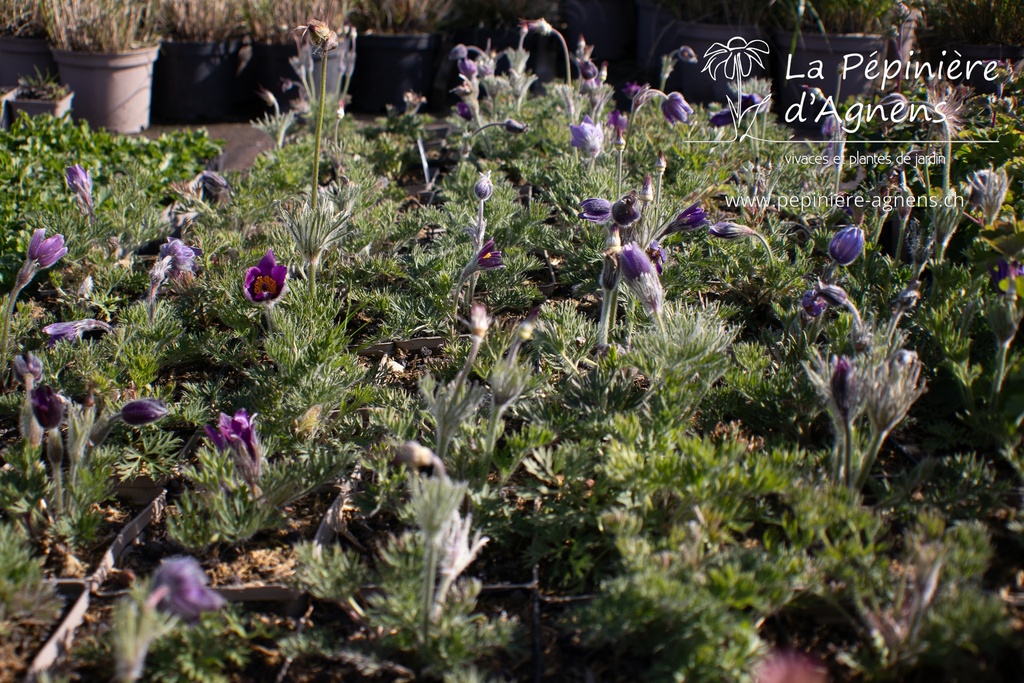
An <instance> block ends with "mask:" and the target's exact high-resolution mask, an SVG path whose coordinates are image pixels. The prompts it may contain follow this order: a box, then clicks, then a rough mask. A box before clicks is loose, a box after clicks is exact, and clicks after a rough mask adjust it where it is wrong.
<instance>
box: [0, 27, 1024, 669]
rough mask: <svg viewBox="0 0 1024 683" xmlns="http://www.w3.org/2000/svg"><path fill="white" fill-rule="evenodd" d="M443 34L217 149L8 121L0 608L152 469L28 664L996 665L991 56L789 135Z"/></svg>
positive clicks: (1001, 612)
mask: <svg viewBox="0 0 1024 683" xmlns="http://www.w3.org/2000/svg"><path fill="white" fill-rule="evenodd" d="M527 27H528V28H529V29H530V30H536V31H540V32H543V33H547V32H548V31H550V27H549V26H548V25H547V24H546V23H541V22H534V23H531V24H528V25H527ZM308 29H309V31H310V34H311V35H313V36H315V40H319V41H320V42H321V44H323V45H329V44H330V40H329V38H330V35H329V34H326V33H323V32H322V27H320V26H318V25H316V24H311V25H310V26H309V27H308ZM452 57H453V59H455V60H457V61H460V64H459V70H460V73H461V74H462V84H461V85H460V87H459V89H458V90H457V94H458V95H459V97H460V100H461V101H460V106H459V107H458V108H457V109H456V110H455V112H453V114H452V116H451V117H450V119H449V120H448V121H447V123H448V126H447V127H439V126H436V125H433V124H432V122H431V120H430V119H429V118H428V117H425V116H422V115H418V114H416V109H417V105H418V104H419V101H418V100H417V98H415V97H410V98H409V99H408V102H407V107H406V109H405V113H403V114H397V113H393V115H392V116H390V117H389V118H385V119H378V120H377V121H375V122H374V123H372V124H363V125H359V124H357V123H356V122H354V121H353V120H352V119H351V118H342V117H330V116H329V117H327V120H326V121H325V122H324V123H323V124H322V126H321V127H320V130H317V129H316V128H317V123H316V121H317V112H318V109H320V108H321V107H322V108H323V109H325V110H326V111H328V112H333V111H334V103H333V102H327V101H326V100H325V99H321V98H318V97H317V96H316V91H315V90H312V89H310V90H309V91H308V94H309V95H310V104H311V111H312V114H311V115H310V116H309V117H306V118H305V119H304V120H297V119H296V117H295V115H294V114H292V113H285V114H280V113H278V114H274V115H268V116H267V117H265V118H264V119H263V120H262V121H261V122H260V123H259V125H260V127H262V128H264V129H266V130H268V131H270V132H271V133H272V135H273V136H274V137H275V139H276V140H277V141H278V143H279V144H278V145H277V146H276V148H275V149H274V150H273V151H271V152H269V153H267V154H265V155H263V156H261V157H260V158H258V159H257V161H256V163H255V164H254V166H253V167H252V168H251V169H250V170H248V171H246V172H244V173H234V174H228V175H226V176H221V175H219V174H217V173H214V172H212V171H209V170H203V169H202V168H201V164H202V163H203V162H204V160H206V159H208V158H209V156H210V155H211V154H213V153H215V148H214V146H213V145H212V144H211V143H209V141H208V140H207V139H206V138H205V137H203V136H202V135H201V134H197V135H192V136H179V137H175V138H165V139H162V140H160V141H157V142H152V143H146V142H143V141H131V142H128V141H126V140H124V139H123V138H109V137H98V136H97V135H96V134H92V133H89V132H88V130H87V129H85V128H80V127H76V126H72V125H70V124H68V123H66V122H65V123H60V122H55V121H52V120H44V121H36V122H30V121H27V120H26V119H21V120H19V121H18V122H16V124H15V126H14V127H13V128H12V130H11V132H10V133H8V134H3V135H10V136H12V137H11V138H10V139H11V140H12V141H14V142H13V144H9V145H7V148H8V149H11V150H13V155H12V158H11V160H10V161H9V162H8V163H7V166H3V165H0V178H3V179H6V180H7V186H8V187H10V188H11V189H10V190H9V191H8V192H7V193H4V194H3V195H0V220H4V221H6V223H5V225H8V226H10V227H11V229H10V230H8V231H5V233H4V234H5V235H7V234H12V235H13V238H12V239H10V240H9V242H7V243H5V245H4V246H3V251H2V252H0V253H2V256H3V263H4V264H7V268H8V271H7V272H8V273H9V274H8V276H7V277H6V278H5V280H4V282H5V284H6V286H7V288H8V289H9V290H10V291H11V294H10V297H9V301H10V304H11V305H10V309H11V310H12V312H13V315H12V316H11V318H10V323H9V325H8V324H7V323H6V322H5V326H4V327H3V328H2V329H3V331H2V333H0V334H2V335H3V336H0V354H2V355H3V357H4V358H3V361H2V363H3V367H4V368H5V370H4V372H5V373H6V374H5V375H4V383H3V393H2V394H0V427H2V429H3V431H2V432H0V449H2V450H0V454H2V455H0V457H2V458H3V461H4V466H3V468H2V469H0V511H2V512H0V515H2V517H0V535H3V536H2V538H6V537H10V538H11V539H15V540H11V541H10V542H3V543H0V566H7V565H17V566H19V567H24V568H25V569H24V570H21V571H18V572H13V571H12V572H0V577H4V576H11V577H14V578H13V579H5V580H7V581H8V584H10V587H8V584H3V583H0V586H4V589H3V591H0V606H3V607H4V609H3V610H0V618H3V619H5V620H7V621H10V622H12V623H13V627H14V628H15V629H17V628H21V629H28V631H24V630H23V631H22V632H23V633H25V632H27V633H29V634H30V635H29V636H13V637H14V638H21V639H22V640H15V641H9V640H7V636H6V635H5V636H4V638H5V640H4V641H3V642H4V643H5V650H4V652H5V653H6V652H7V651H14V652H19V650H18V646H17V643H20V642H23V639H24V638H25V637H30V638H31V637H32V636H31V633H32V632H33V631H32V628H33V626H31V625H32V624H35V623H49V622H50V621H52V620H53V619H54V618H55V613H56V610H57V609H58V607H59V602H57V601H55V600H54V598H53V596H52V585H51V584H50V583H48V581H47V577H55V576H58V575H59V572H58V571H57V570H56V567H57V566H58V565H59V564H60V562H58V560H62V561H63V562H65V563H66V561H67V560H66V558H68V557H74V558H79V561H87V560H83V559H81V558H88V557H89V553H90V552H92V549H93V548H95V547H97V546H98V545H99V544H100V541H101V539H102V537H103V536H104V533H105V532H104V531H103V527H101V526H100V522H101V521H102V519H101V518H99V517H98V516H99V513H100V511H102V510H104V509H107V508H110V507H111V506H114V505H118V503H116V499H115V497H114V491H115V488H114V485H115V484H116V483H117V482H132V483H134V484H136V485H138V484H139V482H142V481H147V480H152V481H153V482H156V483H157V484H158V485H159V486H160V487H161V488H164V487H165V488H166V489H167V507H166V510H165V511H164V514H162V515H161V516H160V517H159V519H154V521H153V522H151V523H150V524H149V525H148V526H147V527H146V529H145V530H144V531H143V532H142V534H141V535H140V536H139V539H138V541H137V542H135V543H134V544H133V546H132V547H131V548H130V549H128V550H127V552H126V553H125V554H124V555H122V556H121V557H120V558H119V559H118V560H117V563H116V566H115V567H114V569H113V570H112V571H110V572H109V573H108V574H107V576H106V577H105V580H104V582H103V585H102V586H97V587H95V591H94V595H93V599H92V600H91V601H90V606H89V611H88V613H87V615H86V618H85V622H84V624H83V626H82V627H81V629H80V632H79V633H78V635H77V637H76V639H75V641H74V642H75V644H74V647H73V648H72V650H71V652H70V653H69V656H68V658H67V659H66V660H65V661H64V662H63V663H61V664H60V665H59V666H58V668H57V670H56V673H57V674H59V675H68V676H71V677H72V678H75V677H77V678H79V679H81V680H91V679H93V678H97V677H101V676H102V677H105V676H108V675H109V672H111V671H114V672H116V677H117V678H118V680H123V681H131V680H137V679H141V680H195V681H200V680H227V681H244V680H253V679H254V678H255V679H260V680H263V679H267V680H272V679H274V678H277V677H280V678H278V680H295V681H306V680H394V681H398V680H411V679H414V678H415V679H420V680H441V679H444V680H452V681H476V680H570V681H577V680H578V681H585V680H615V681H617V680H622V681H626V680H652V681H654V680H665V681H671V680H682V679H684V678H685V679H686V680H700V681H723V682H724V681H747V680H756V681H762V682H765V683H767V682H768V681H796V680H803V681H823V680H837V681H845V680H906V681H914V680H942V681H962V680H966V679H967V678H969V677H977V676H978V675H979V674H980V675H983V676H984V677H985V679H986V680H993V681H1014V680H1018V679H1019V677H1020V675H1021V673H1022V672H1021V670H1020V660H1019V656H1018V654H1017V653H1018V652H1019V650H1020V646H1021V632H1020V623H1021V622H1020V617H1021V616H1022V615H1021V614H1020V609H1019V604H1020V601H1021V596H1022V592H1024V591H1022V589H1021V587H1020V585H1019V582H1018V581H1019V580H1018V577H1019V575H1020V574H1019V573H1020V571H1021V570H1022V569H1024V567H1022V566H1021V563H1020V561H1019V560H1018V559H1017V558H1018V557H1019V555H1020V553H1019V550H1020V543H1021V535H1020V529H1021V527H1020V521H1019V517H1020V509H1021V508H1020V505H1021V503H1020V496H1019V486H1020V475H1021V459H1020V455H1019V446H1020V424H1021V417H1020V416H1021V411H1022V410H1024V406H1022V405H1021V404H1020V399H1019V397H1020V387H1021V385H1022V382H1024V375H1022V374H1021V373H1022V365H1021V362H1020V361H1021V358H1022V355H1021V349H1020V345H1019V343H1018V342H1017V341H1016V339H1015V338H1016V332H1017V329H1018V326H1019V323H1020V319H1021V314H1022V312H1024V309H1021V307H1020V305H1019V304H1018V299H1017V295H1018V289H1020V292H1019V293H1020V294H1024V287H1022V286H1020V285H1019V284H1018V283H1021V282H1022V281H1021V280H1020V276H1021V275H1022V272H1021V270H1020V268H1021V267H1020V265H1019V260H1020V251H1021V250H1022V249H1024V241H1021V239H1020V222H1019V221H1020V218H1019V217H1020V216H1021V215H1022V214H1024V201H1022V200H1021V195H1022V193H1021V179H1022V172H1024V157H1021V156H1019V154H1020V152H1019V150H1020V149H1021V148H1022V147H1021V139H1022V138H1021V136H1022V126H1021V122H1020V120H1019V114H1016V113H1015V112H1018V111H1019V102H1017V101H1016V100H1015V99H1014V98H1015V97H1016V93H1019V92H1020V89H1019V85H1020V75H1019V74H1017V75H1016V76H1008V77H1011V78H1016V79H1017V81H1016V87H1010V88H1006V89H1004V93H1005V95H1004V96H1003V97H991V98H987V99H967V100H962V99H961V94H962V93H960V92H958V91H955V90H953V89H950V90H935V89H933V91H932V92H926V90H925V89H924V86H923V84H919V83H912V82H904V83H903V88H904V90H903V93H902V94H899V95H896V94H893V93H885V94H884V96H885V97H886V99H885V100H884V101H885V103H886V104H885V105H884V106H887V107H890V108H891V107H892V106H893V104H894V102H896V103H898V102H899V101H900V100H899V98H901V97H905V98H907V100H906V101H907V102H908V103H909V102H915V103H923V104H924V105H926V106H928V107H931V110H932V111H941V112H942V113H944V114H945V115H946V116H945V121H946V123H945V124H943V125H930V126H929V125H925V124H921V123H900V122H897V123H893V122H892V121H891V120H890V121H888V122H885V123H880V122H879V120H878V119H874V120H869V121H866V122H862V123H864V125H862V126H861V127H860V128H857V129H856V130H854V128H855V127H854V126H853V125H847V127H846V129H849V131H850V132H846V129H844V128H842V127H841V126H840V125H839V124H838V122H836V121H833V122H832V123H831V124H830V125H829V127H827V128H826V131H825V132H826V135H827V136H828V139H827V140H824V141H822V142H820V143H819V142H798V141H794V140H792V138H791V133H790V131H789V129H787V128H784V127H781V126H778V125H776V124H775V123H774V122H773V120H772V115H771V114H770V113H769V107H768V106H764V104H765V100H766V99H767V98H768V93H769V92H770V84H768V83H765V82H763V81H745V82H741V83H737V84H736V85H737V91H736V92H735V93H734V95H735V101H734V102H730V104H729V107H728V108H716V109H713V110H710V111H709V110H706V109H702V108H692V107H690V106H689V105H688V104H687V103H686V102H685V100H683V98H682V97H680V96H679V95H678V93H662V92H659V91H657V90H651V89H650V88H648V87H639V86H638V87H637V88H634V89H632V91H631V92H630V93H629V96H630V97H631V98H632V108H631V109H630V110H629V111H626V112H610V111H609V109H608V102H609V101H610V99H611V95H612V92H611V87H610V86H609V85H607V84H605V83H603V82H602V80H601V79H602V78H603V77H602V75H601V73H600V70H599V69H597V67H595V66H594V65H593V64H592V63H590V62H589V59H588V54H587V52H586V50H585V48H581V49H580V51H579V52H578V53H577V54H576V59H575V60H574V64H575V65H576V67H578V68H575V67H574V71H573V72H572V73H571V74H570V75H573V74H575V73H576V72H577V71H578V72H579V73H580V74H582V75H583V76H584V78H583V79H578V78H575V77H574V78H573V80H572V82H571V83H567V82H562V83H555V84H552V85H551V86H550V87H549V88H548V94H546V95H543V96H538V97H531V96H528V93H529V90H530V86H531V84H532V81H531V79H530V78H529V73H528V72H527V71H526V70H525V69H523V68H522V67H523V65H525V64H526V59H527V57H528V55H527V54H526V53H525V52H523V51H516V50H512V51H510V52H509V53H507V55H506V56H504V57H502V59H507V60H508V61H509V63H511V64H512V68H511V69H509V70H508V71H507V72H506V73H505V75H501V76H495V75H493V74H494V73H496V71H495V69H494V62H493V59H494V57H493V56H492V55H489V54H486V53H485V52H484V51H482V50H478V49H474V48H472V47H465V48H464V49H461V50H460V49H459V48H456V50H455V51H454V52H453V54H452ZM882 95H883V94H881V93H880V94H879V96H882ZM327 99H329V98H327ZM879 99H881V97H879ZM839 113H840V114H841V115H846V119H845V120H846V121H847V122H848V123H849V122H850V121H852V120H853V118H854V116H855V114H856V110H854V109H851V110H846V109H843V110H841V111H840V112H839ZM627 119H628V120H627ZM26 126H40V128H39V129H38V130H39V132H40V134H39V135H37V136H29V135H27V134H26V131H27V130H28V129H26ZM439 132H440V134H438V133H439ZM880 140H891V141H892V142H891V143H888V142H879V141H880ZM868 141H871V142H868ZM983 141H994V142H995V144H986V143H984V142H983ZM136 145H137V147H136ZM150 145H152V146H150ZM844 150H845V153H844ZM911 151H915V153H914V154H909V152H911ZM853 152H856V153H857V156H858V157H861V158H854V159H853V160H852V161H851V160H850V158H849V155H851V154H852V153H853ZM868 153H870V154H871V155H872V156H871V157H870V161H868V160H866V159H867V157H866V156H865V155H866V154H868ZM836 155H838V156H840V157H841V159H842V160H841V161H840V163H838V164H836V163H829V164H826V165H822V164H821V163H820V160H819V159H818V157H828V158H830V159H831V158H833V157H835V156H836ZM940 155H941V156H943V159H942V161H941V162H939V161H937V159H938V157H939V156H940ZM129 157H130V158H131V159H130V160H129ZM887 158H888V161H887V160H886V159H887ZM897 158H900V159H902V161H900V162H896V161H894V160H895V159H897ZM929 160H930V162H929ZM0 163H2V162H0ZM26 166H32V167H34V168H38V169H39V171H38V172H36V173H26V172H24V171H23V169H24V168H26ZM837 196H843V197H846V198H847V200H848V201H847V202H846V204H849V205H850V207H851V208H850V209H849V210H847V209H846V208H845V207H844V206H835V205H834V203H833V205H824V204H823V203H822V202H817V203H815V202H812V201H810V199H811V198H816V197H823V198H832V199H833V200H834V199H835V198H836V197H837ZM897 197H898V198H906V197H916V198H917V200H916V203H915V204H914V205H913V206H911V205H909V204H908V203H907V201H906V200H905V199H903V201H902V203H900V202H898V201H897V200H896V199H895V198H897ZM804 198H807V201H804ZM858 198H860V199H858ZM44 230H45V232H44ZM22 263H24V264H25V265H24V266H22V265H21V264H22ZM19 266H21V269H20V270H19ZM12 284H13V289H12V288H11V285H12ZM119 505H127V504H126V503H120V504H119ZM26 591H34V592H35V593H36V594H39V595H43V596H46V599H45V600H43V599H40V600H38V601H35V602H34V603H33V604H32V605H29V606H26V605H25V604H24V603H23V602H19V601H18V599H17V596H19V595H23V594H25V593H26ZM30 594H31V593H30ZM35 604H38V605H39V606H40V610H41V611H40V612H39V614H38V615H37V614H36V613H35V606H34V605H35ZM44 605H45V606H46V609H45V610H44V609H42V606H44ZM12 606H13V607H12ZM6 615H9V616H6ZM4 625H5V627H6V626H7V622H4ZM3 632H4V633H10V632H12V631H8V630H6V629H5V630H4V631H3ZM9 642H13V643H14V645H7V643H9ZM147 654H148V656H147ZM5 656H6V655H5ZM268 672H271V673H268Z"/></svg>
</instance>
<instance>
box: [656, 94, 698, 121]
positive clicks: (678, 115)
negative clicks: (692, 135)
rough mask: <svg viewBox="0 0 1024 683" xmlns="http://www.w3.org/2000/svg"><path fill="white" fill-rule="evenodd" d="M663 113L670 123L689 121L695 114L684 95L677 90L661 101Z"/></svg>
mask: <svg viewBox="0 0 1024 683" xmlns="http://www.w3.org/2000/svg"><path fill="white" fill-rule="evenodd" d="M661 113H662V114H664V115H665V120H666V121H668V122H669V123H670V124H672V125H675V124H677V123H689V122H690V116H692V115H693V107H691V106H690V105H689V104H688V103H687V102H686V100H685V99H683V96H682V95H680V94H679V93H677V92H673V93H669V95H668V97H667V98H665V99H664V100H662V102H661Z"/></svg>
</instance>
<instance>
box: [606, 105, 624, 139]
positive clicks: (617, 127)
mask: <svg viewBox="0 0 1024 683" xmlns="http://www.w3.org/2000/svg"><path fill="white" fill-rule="evenodd" d="M608 127H609V128H611V129H612V130H613V131H614V132H615V136H616V137H620V136H623V135H625V134H626V128H628V127H629V118H628V117H627V116H626V115H625V114H623V113H622V112H621V111H619V110H618V109H612V110H611V112H610V113H609V114H608Z"/></svg>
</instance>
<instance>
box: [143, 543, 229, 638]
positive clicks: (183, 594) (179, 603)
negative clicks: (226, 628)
mask: <svg viewBox="0 0 1024 683" xmlns="http://www.w3.org/2000/svg"><path fill="white" fill-rule="evenodd" d="M208 583H209V580H208V579H207V576H206V572H204V571H203V568H202V567H201V566H200V564H199V562H198V561H197V560H196V559H195V558H193V557H171V558H168V559H165V560H163V561H162V562H161V563H160V567H159V568H157V570H156V573H155V574H154V575H153V592H152V594H151V598H152V599H153V600H154V601H155V602H156V603H157V606H158V607H159V608H160V609H161V610H163V611H165V612H169V613H170V614H174V615H177V616H178V617H180V618H181V619H183V620H185V621H186V622H188V623H193V624H194V623H195V622H197V621H199V615H200V614H202V613H203V612H215V611H217V610H219V609H220V608H221V607H223V606H224V598H222V597H221V596H220V594H219V593H217V591H215V590H213V589H212V588H210V587H209V585H208Z"/></svg>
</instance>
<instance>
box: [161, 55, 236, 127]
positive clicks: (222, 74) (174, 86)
mask: <svg viewBox="0 0 1024 683" xmlns="http://www.w3.org/2000/svg"><path fill="white" fill-rule="evenodd" d="M240 47H241V41H239V40H223V41H219V42H209V43H193V42H176V41H167V42H163V43H161V44H160V58H159V59H157V61H156V64H155V65H154V67H153V109H152V111H153V118H154V119H156V120H159V121H163V122H166V123H193V122H197V121H206V122H211V121H224V120H227V119H230V118H231V115H232V101H231V88H232V84H233V82H234V79H235V74H236V73H237V72H238V51H239V48H240Z"/></svg>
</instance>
